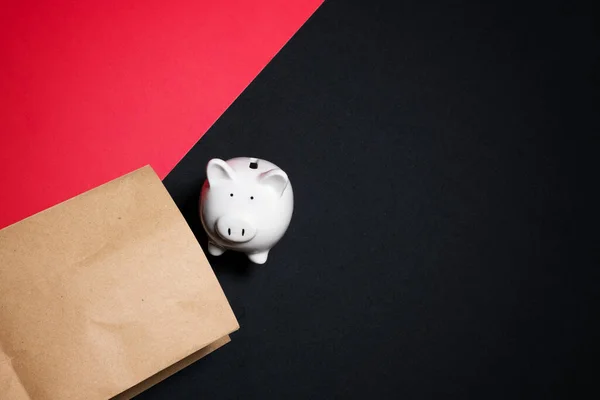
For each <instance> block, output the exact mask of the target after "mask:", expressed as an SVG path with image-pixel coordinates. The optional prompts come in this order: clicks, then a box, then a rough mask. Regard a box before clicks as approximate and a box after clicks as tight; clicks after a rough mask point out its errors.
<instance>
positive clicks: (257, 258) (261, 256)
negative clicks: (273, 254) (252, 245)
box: [248, 250, 269, 264]
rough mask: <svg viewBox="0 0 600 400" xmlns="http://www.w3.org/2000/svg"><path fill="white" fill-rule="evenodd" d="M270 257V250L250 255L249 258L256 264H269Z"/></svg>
mask: <svg viewBox="0 0 600 400" xmlns="http://www.w3.org/2000/svg"><path fill="white" fill-rule="evenodd" d="M268 257H269V250H267V251H261V252H258V253H251V254H248V258H249V259H250V261H252V262H253V263H255V264H264V263H266V262H267V258H268Z"/></svg>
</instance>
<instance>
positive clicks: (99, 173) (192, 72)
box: [0, 0, 322, 228]
mask: <svg viewBox="0 0 600 400" xmlns="http://www.w3.org/2000/svg"><path fill="white" fill-rule="evenodd" d="M4 3H5V4H3V5H2V9H3V11H2V13H0V54H1V55H2V63H0V124H1V129H2V130H1V131H0V167H1V170H0V188H1V191H0V204H1V205H2V211H1V212H0V228H2V227H5V226H7V225H9V224H12V223H14V222H17V221H19V220H20V219H23V218H25V217H28V216H30V215H32V214H34V213H36V212H39V211H41V210H43V209H45V208H48V207H50V206H52V205H55V204H57V203H59V202H61V201H63V200H66V199H68V198H71V197H73V196H75V195H77V194H80V193H82V192H84V191H86V190H89V189H91V188H93V187H95V186H98V185H100V184H102V183H105V182H107V181H109V180H111V179H114V178H116V177H118V176H121V175H123V174H126V173H128V172H130V171H132V170H134V169H136V168H139V167H141V166H143V165H146V164H150V165H152V167H153V168H154V169H155V170H156V171H157V173H158V175H159V176H160V177H161V178H163V177H164V176H166V174H167V173H168V172H169V171H170V170H171V169H172V168H173V167H174V166H175V165H176V164H177V162H178V161H179V160H180V159H181V158H182V157H183V156H184V155H185V153H186V152H187V151H188V150H189V149H190V148H191V147H192V146H193V144H194V143H196V142H197V141H198V139H200V137H201V136H202V135H203V134H204V133H205V132H206V131H207V130H208V129H209V127H210V126H211V125H212V124H213V123H214V122H215V121H216V120H217V119H218V118H219V116H220V115H221V114H222V113H223V112H224V111H225V110H226V109H227V107H229V105H230V104H231V103H232V102H233V101H234V100H235V98H237V96H239V94H240V93H241V92H242V91H243V90H244V89H245V88H246V86H247V85H248V84H249V83H250V82H251V81H252V80H253V79H254V78H255V77H256V75H257V74H258V73H259V72H260V71H261V70H262V69H263V68H264V67H265V65H266V64H267V63H268V62H269V61H270V60H271V59H272V57H273V56H274V55H275V54H276V53H277V52H278V51H279V50H280V49H281V47H282V46H284V45H285V43H286V42H287V41H288V40H289V39H290V38H291V37H292V36H293V35H294V33H295V32H296V31H297V30H298V29H299V28H300V27H301V25H302V24H303V23H304V22H305V21H306V20H307V19H308V18H309V17H310V16H311V15H312V13H313V12H314V11H315V10H316V9H317V8H318V7H319V5H320V4H321V3H322V0H286V1H282V0H253V1H246V0H212V1H208V0H203V1H193V0H169V1H156V0H134V1H131V0H107V1H86V2H73V1H63V0H59V1H54V2H44V1H41V0H33V1H32V0H29V1H28V0H23V1H18V2H7V1H5V2H4Z"/></svg>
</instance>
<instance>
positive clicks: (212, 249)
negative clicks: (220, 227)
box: [208, 241, 225, 256]
mask: <svg viewBox="0 0 600 400" xmlns="http://www.w3.org/2000/svg"><path fill="white" fill-rule="evenodd" d="M208 252H209V253H210V254H211V255H213V256H220V255H221V254H223V253H225V249H224V248H222V247H219V246H217V245H216V244H215V243H214V242H211V241H209V242H208Z"/></svg>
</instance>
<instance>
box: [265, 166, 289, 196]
mask: <svg viewBox="0 0 600 400" xmlns="http://www.w3.org/2000/svg"><path fill="white" fill-rule="evenodd" d="M258 179H259V182H260V183H261V185H266V186H269V187H270V188H271V189H273V190H275V192H276V193H277V195H279V196H281V195H282V194H283V191H284V190H285V188H286V187H287V184H288V176H287V175H286V173H285V172H283V171H282V170H280V169H278V168H276V169H271V170H269V171H267V172H263V173H262V174H260V177H259V178H258Z"/></svg>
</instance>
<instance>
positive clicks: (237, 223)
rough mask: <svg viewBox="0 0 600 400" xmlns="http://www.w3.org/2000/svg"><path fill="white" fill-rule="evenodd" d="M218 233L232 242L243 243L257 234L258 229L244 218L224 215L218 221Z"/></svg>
mask: <svg viewBox="0 0 600 400" xmlns="http://www.w3.org/2000/svg"><path fill="white" fill-rule="evenodd" d="M217 233H218V234H219V236H221V237H222V238H223V239H225V240H228V241H230V242H235V243H243V242H247V241H249V240H250V239H252V238H253V237H254V236H255V235H256V229H255V228H254V227H253V226H252V225H251V224H250V223H249V222H248V221H245V220H244V219H243V218H240V217H233V216H224V217H221V218H219V219H218V221H217Z"/></svg>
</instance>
